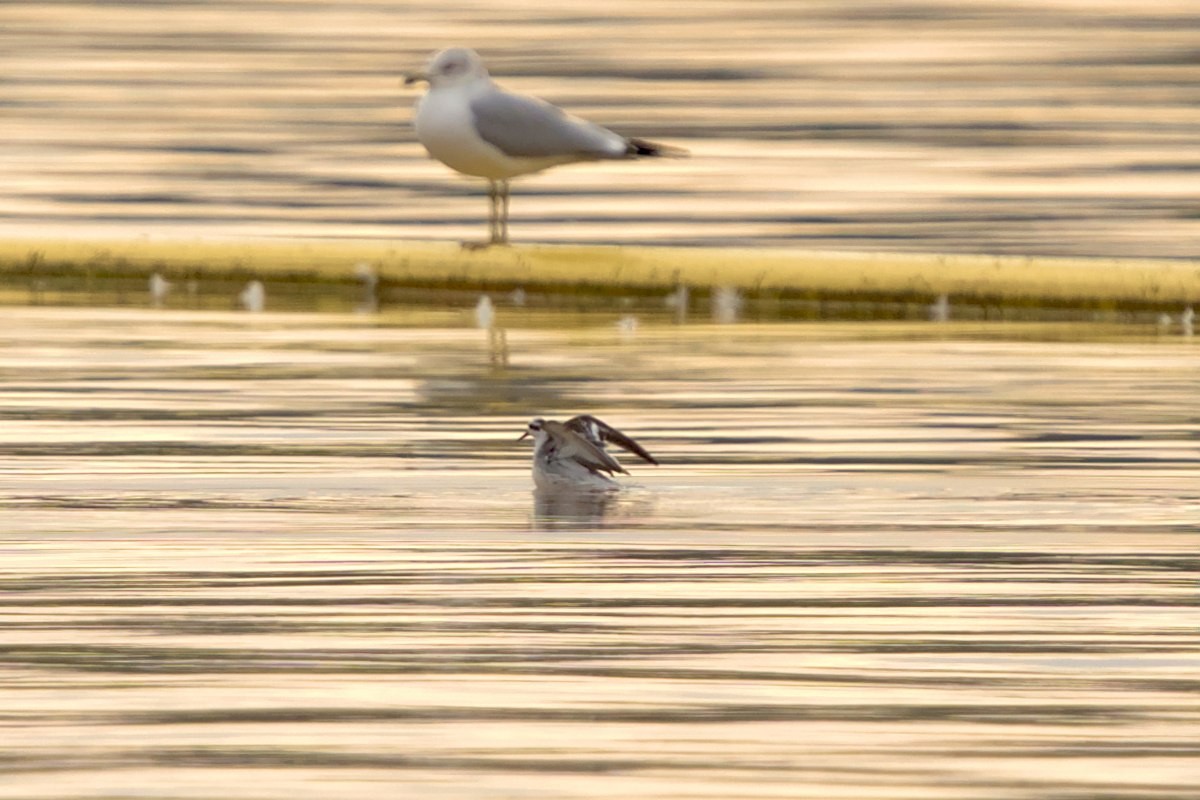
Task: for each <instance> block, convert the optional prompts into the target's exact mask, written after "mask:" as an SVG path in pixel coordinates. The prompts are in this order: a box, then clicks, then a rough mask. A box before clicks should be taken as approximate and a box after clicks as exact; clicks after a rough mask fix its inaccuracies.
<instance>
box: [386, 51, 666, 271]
mask: <svg viewBox="0 0 1200 800" xmlns="http://www.w3.org/2000/svg"><path fill="white" fill-rule="evenodd" d="M422 81H423V82H425V83H428V84H429V91H428V92H426V93H425V96H424V97H422V98H421V99H420V100H419V101H418V103H417V108H416V114H415V116H414V118H413V124H414V127H415V128H416V131H417V139H418V140H419V141H420V142H421V144H422V145H423V146H424V147H425V149H426V150H427V151H428V152H429V155H431V156H433V157H434V158H435V159H437V160H438V161H440V162H442V163H443V164H445V165H446V166H448V167H450V169H452V170H455V171H456V172H461V173H462V174H464V175H473V176H475V177H477V178H485V179H486V180H487V182H488V201H489V203H490V213H489V215H488V239H487V241H484V242H480V243H477V244H476V243H464V247H468V248H471V249H477V248H480V247H488V246H490V245H496V244H508V182H509V181H510V180H511V179H512V178H516V177H519V176H521V175H528V174H530V173H533V172H541V171H542V170H544V169H547V168H549V167H553V166H557V165H558V164H570V163H573V162H577V161H600V160H605V159H627V158H643V157H647V156H681V155H686V153H687V151H685V150H682V149H681V148H678V147H668V146H666V145H660V144H655V143H654V142H647V141H644V140H642V139H631V138H626V137H624V136H621V135H620V134H617V133H613V132H612V131H610V130H608V129H607V128H602V127H600V126H599V125H594V124H592V123H591V122H587V121H585V120H582V119H579V118H577V117H572V116H568V115H567V114H566V113H564V112H563V111H562V110H561V109H559V108H557V107H555V106H552V105H550V104H549V103H547V102H545V101H544V100H539V99H537V98H536V97H527V96H525V95H519V94H513V93H511V92H506V91H504V90H503V89H501V88H500V87H499V86H497V85H496V84H495V83H493V82H492V79H491V78H490V77H488V71H487V67H485V66H484V65H483V59H481V58H480V57H479V54H478V53H476V52H475V51H474V50H468V49H467V48H465V47H452V48H450V49H449V50H443V51H441V52H440V53H438V54H436V55H435V56H433V58H432V59H430V61H429V65H428V66H427V67H426V68H425V69H424V70H421V71H419V72H413V73H410V74H409V75H407V76H406V77H405V80H404V83H405V85H406V86H407V85H410V84H413V83H418V82H422Z"/></svg>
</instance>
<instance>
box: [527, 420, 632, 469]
mask: <svg viewBox="0 0 1200 800" xmlns="http://www.w3.org/2000/svg"><path fill="white" fill-rule="evenodd" d="M544 430H545V431H546V432H547V433H548V434H550V437H551V438H552V439H553V440H554V458H556V459H565V458H569V459H572V460H574V461H576V462H578V463H579V464H582V465H583V466H585V467H587V468H588V469H590V470H591V471H592V472H607V473H609V474H611V473H614V472H624V473H625V474H626V475H628V474H629V473H628V472H627V471H626V470H625V468H624V467H622V466H621V464H620V462H619V461H617V460H616V459H615V458H613V457H612V456H610V455H609V454H608V453H606V452H604V448H603V447H601V446H599V445H596V444H593V443H592V442H590V441H588V440H587V437H586V436H582V435H580V434H579V433H578V432H576V431H574V430H571V429H570V428H568V427H567V426H566V425H564V424H562V423H560V422H547V423H545V428H544Z"/></svg>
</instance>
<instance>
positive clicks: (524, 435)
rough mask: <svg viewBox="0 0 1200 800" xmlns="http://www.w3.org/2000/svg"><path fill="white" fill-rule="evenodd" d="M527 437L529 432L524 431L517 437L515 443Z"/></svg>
mask: <svg viewBox="0 0 1200 800" xmlns="http://www.w3.org/2000/svg"><path fill="white" fill-rule="evenodd" d="M528 435H529V431H525V432H524V433H522V434H521V435H520V436H518V437H517V441H518V442H519V441H521V440H522V439H524V438H525V437H526V436H528Z"/></svg>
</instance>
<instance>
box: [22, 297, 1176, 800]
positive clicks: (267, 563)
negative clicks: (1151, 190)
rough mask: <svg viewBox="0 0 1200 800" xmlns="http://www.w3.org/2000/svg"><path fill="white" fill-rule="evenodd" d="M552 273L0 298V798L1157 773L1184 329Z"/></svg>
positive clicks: (1168, 789) (1164, 766) (1166, 669)
mask: <svg viewBox="0 0 1200 800" xmlns="http://www.w3.org/2000/svg"><path fill="white" fill-rule="evenodd" d="M533 300H535V298H531V303H532V301H533ZM556 313H557V312H554V311H551V310H541V311H537V312H533V311H529V310H525V309H520V308H515V307H513V306H512V305H511V304H510V303H508V302H506V301H503V300H499V301H498V310H497V320H498V321H499V323H500V324H501V325H502V326H503V327H504V328H505V332H504V335H503V336H500V335H499V334H497V333H492V334H490V335H489V333H488V332H485V331H482V330H478V329H475V328H473V324H474V316H473V313H472V310H471V308H470V305H469V304H461V305H460V306H452V305H447V306H443V307H440V308H428V307H426V308H422V309H416V308H403V307H401V308H395V309H392V310H387V311H385V312H384V313H383V314H382V315H370V316H364V315H352V314H324V315H318V314H304V313H293V314H277V313H267V314H261V315H248V314H235V313H232V312H227V313H226V312H213V311H188V310H183V309H175V310H140V309H133V308H123V309H97V308H51V307H40V308H7V309H5V317H6V320H7V321H8V325H6V326H5V327H4V329H3V331H0V381H2V383H0V418H2V424H0V459H2V460H0V464H2V465H3V474H2V475H0V507H2V508H3V519H4V524H3V526H2V530H0V553H2V555H3V564H4V567H3V570H2V571H0V709H2V711H0V727H2V728H3V731H4V735H3V736H0V773H2V774H3V776H4V777H3V780H0V798H23V799H24V798H97V799H99V798H111V797H130V796H138V797H161V798H200V797H224V798H239V799H240V798H247V799H249V798H255V799H257V798H289V799H294V798H328V797H339V798H364V799H366V798H378V797H380V796H393V797H445V798H479V797H506V798H542V797H558V798H563V797H568V798H586V797H655V798H673V799H677V798H710V797H711V798H716V797H722V798H724V797H739V798H758V797H761V798H768V797H789V798H790V797H795V798H805V797H807V798H833V797H854V798H880V800H882V799H883V798H942V797H945V798H967V797H970V798H989V799H993V798H996V799H1000V798H1002V799H1005V800H1008V799H1012V800H1017V799H1021V800H1026V799H1028V800H1035V799H1036V800H1043V799H1044V798H1097V797H1103V798H1119V799H1120V800H1134V798H1137V799H1138V800H1143V799H1144V798H1179V800H1183V799H1184V798H1191V797H1193V796H1194V795H1195V787H1196V786H1197V785H1198V782H1200V747H1198V746H1197V744H1196V742H1197V737H1196V733H1197V730H1200V724H1198V723H1200V700H1197V698H1198V697H1200V692H1198V691H1197V690H1198V689H1200V681H1198V680H1197V675H1200V645H1197V638H1196V635H1195V634H1196V624H1195V621H1196V614H1197V603H1198V600H1197V594H1196V585H1197V584H1196V580H1197V577H1198V575H1197V572H1198V567H1200V564H1198V562H1197V558H1196V555H1195V551H1196V541H1197V534H1198V528H1197V513H1198V512H1200V489H1198V488H1197V483H1196V478H1195V476H1196V472H1197V465H1198V461H1200V445H1198V443H1197V441H1198V440H1197V423H1198V418H1197V415H1196V410H1195V409H1196V404H1195V398H1196V396H1197V391H1198V390H1200V377H1198V376H1200V352H1198V351H1197V350H1196V347H1195V346H1194V342H1193V341H1192V340H1190V339H1185V338H1182V337H1180V336H1178V335H1170V336H1168V335H1160V334H1158V333H1156V332H1155V331H1154V330H1153V329H1152V328H1145V327H1143V328H1132V327H1124V328H1114V327H1111V326H1110V327H1103V328H1102V327H1098V326H1087V325H1083V324H1079V323H1072V324H1069V325H1063V324H1052V325H1033V324H1011V323H1010V324H995V323H955V322H951V323H947V324H942V325H937V324H932V323H916V322H909V323H903V322H901V323H862V322H854V323H809V324H783V323H780V324H772V325H748V324H736V325H718V324H713V323H711V322H709V321H708V313H707V309H704V308H694V309H693V313H692V316H691V317H689V319H688V323H687V324H683V325H679V324H674V323H673V322H670V321H668V320H667V319H661V318H646V319H643V320H642V322H641V324H640V325H638V326H637V327H636V328H634V329H631V327H630V326H629V325H620V326H619V325H618V324H617V322H618V314H616V313H608V312H590V313H579V312H572V313H569V314H568V313H564V314H561V315H557V316H556ZM581 411H587V412H590V413H594V414H596V415H598V416H600V417H602V418H604V419H606V420H608V421H609V422H611V423H613V424H616V425H618V426H619V427H621V428H623V429H625V430H626V431H628V432H629V433H630V434H632V435H634V436H636V437H637V438H638V439H639V440H640V441H641V442H642V443H643V444H644V445H646V447H647V448H648V449H649V450H650V451H651V452H653V453H654V454H655V455H657V456H658V457H659V458H660V460H661V461H662V466H661V467H658V468H653V467H649V466H644V465H634V464H633V463H630V464H629V466H630V469H631V471H632V473H633V475H632V476H631V477H630V478H629V479H627V481H626V486H627V488H626V489H625V491H623V492H620V493H618V494H615V495H613V496H609V497H594V496H582V497H580V496H556V497H548V498H547V497H537V496H535V495H534V494H533V492H532V491H531V488H532V484H531V480H530V478H529V475H528V461H527V459H528V450H527V449H526V447H527V443H518V442H516V441H515V439H516V437H517V435H519V433H520V432H521V431H522V429H523V426H524V423H525V421H526V420H527V418H528V417H530V416H533V415H535V414H537V415H544V416H548V417H564V416H566V415H569V414H572V413H577V412H581Z"/></svg>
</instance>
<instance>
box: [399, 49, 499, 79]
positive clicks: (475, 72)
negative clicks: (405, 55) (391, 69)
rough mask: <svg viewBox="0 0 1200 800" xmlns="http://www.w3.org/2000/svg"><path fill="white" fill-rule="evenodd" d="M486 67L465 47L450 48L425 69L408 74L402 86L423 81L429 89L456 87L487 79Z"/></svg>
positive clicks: (439, 54) (430, 61)
mask: <svg viewBox="0 0 1200 800" xmlns="http://www.w3.org/2000/svg"><path fill="white" fill-rule="evenodd" d="M487 74H488V72H487V67H485V66H484V65H483V59H482V58H480V57H479V54H478V53H476V52H475V51H474V50H471V49H470V48H467V47H451V48H449V49H447V50H443V51H441V52H440V53H438V54H436V55H435V56H434V57H433V58H431V59H429V63H428V64H427V65H426V66H425V69H423V70H421V71H420V72H410V73H409V74H408V75H406V76H405V77H404V85H405V86H411V85H412V84H414V83H420V82H421V81H425V82H426V83H428V84H429V87H430V88H431V89H439V88H442V87H445V86H458V85H459V84H463V83H469V82H470V81H473V80H475V79H476V78H486V77H487Z"/></svg>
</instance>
